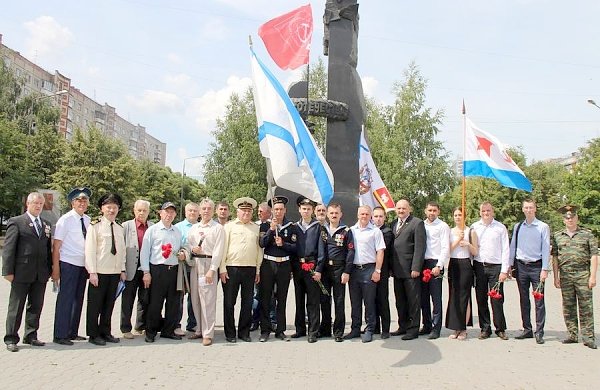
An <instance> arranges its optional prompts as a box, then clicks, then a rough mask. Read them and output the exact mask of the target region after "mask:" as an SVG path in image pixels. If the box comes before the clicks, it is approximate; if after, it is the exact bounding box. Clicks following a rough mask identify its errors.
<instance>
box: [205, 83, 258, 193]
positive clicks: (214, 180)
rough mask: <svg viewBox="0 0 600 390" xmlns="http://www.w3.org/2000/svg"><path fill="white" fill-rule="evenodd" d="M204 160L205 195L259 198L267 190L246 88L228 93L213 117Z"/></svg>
mask: <svg viewBox="0 0 600 390" xmlns="http://www.w3.org/2000/svg"><path fill="white" fill-rule="evenodd" d="M213 136H214V137H215V141H214V142H212V143H211V145H210V150H209V153H208V155H207V157H206V162H205V164H204V172H205V175H204V178H205V182H206V187H207V190H208V195H209V196H210V197H211V198H212V199H213V200H215V201H220V200H222V199H225V200H227V201H229V202H231V201H233V200H234V199H236V198H238V197H241V196H250V197H252V198H254V199H257V200H258V201H260V200H261V199H265V195H266V193H267V181H266V177H267V169H266V164H265V160H264V158H263V157H262V155H261V153H260V149H259V147H258V130H257V124H256V114H255V111H254V103H253V99H252V93H251V92H250V90H248V91H246V93H245V94H244V95H243V96H239V95H237V94H232V95H231V97H230V98H229V103H228V104H227V108H226V112H225V116H224V117H223V118H220V119H218V120H217V128H216V130H215V131H214V132H213Z"/></svg>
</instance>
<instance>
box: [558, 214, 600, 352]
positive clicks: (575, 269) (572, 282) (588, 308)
mask: <svg viewBox="0 0 600 390" xmlns="http://www.w3.org/2000/svg"><path fill="white" fill-rule="evenodd" d="M558 211H559V212H560V213H562V214H563V218H564V223H565V229H564V230H561V231H559V232H557V233H555V234H554V235H553V236H552V260H553V261H552V268H553V269H554V286H555V287H556V288H560V289H561V293H562V298H563V316H564V317H565V324H566V325H567V331H568V332H569V337H568V338H567V339H565V340H563V344H574V343H577V338H578V333H579V329H578V327H577V307H578V306H579V314H580V318H579V321H580V323H581V334H582V336H583V339H584V345H585V346H586V347H588V348H591V349H596V348H597V347H596V339H595V337H594V312H593V300H592V288H594V287H595V286H596V270H597V268H598V240H597V239H596V237H595V236H594V235H593V233H592V232H590V231H589V230H586V229H582V228H581V227H579V226H578V218H577V208H576V207H575V206H571V205H567V206H563V207H561V208H560V209H559V210H558Z"/></svg>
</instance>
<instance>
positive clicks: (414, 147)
mask: <svg viewBox="0 0 600 390" xmlns="http://www.w3.org/2000/svg"><path fill="white" fill-rule="evenodd" d="M426 86H427V82H426V81H425V79H424V78H423V76H421V74H420V72H419V69H418V67H417V65H415V63H411V64H410V65H409V67H408V69H407V70H406V71H405V72H404V81H403V82H402V83H396V84H395V85H394V93H395V94H396V100H395V102H394V104H393V105H391V106H389V107H383V106H377V105H375V104H373V102H368V105H369V107H371V109H372V111H370V115H369V118H368V120H367V124H368V127H367V129H368V133H367V138H368V142H369V145H370V148H371V154H372V155H373V160H374V161H375V164H376V166H377V169H378V171H379V174H380V175H381V177H382V179H383V181H384V182H385V183H386V185H387V187H388V189H389V190H390V192H391V194H392V196H393V198H394V199H396V200H397V199H400V198H403V197H405V198H407V199H408V200H410V201H411V203H412V204H413V208H414V210H415V211H416V213H417V215H420V214H421V212H420V211H421V210H423V209H424V207H425V204H426V203H427V201H428V200H434V199H437V198H438V197H439V196H440V195H441V194H443V193H445V192H447V191H448V190H450V188H451V186H452V184H453V183H454V176H453V173H452V171H451V169H450V164H449V162H448V154H447V153H446V151H445V150H444V147H443V145H442V143H441V142H440V141H439V140H436V136H437V134H438V133H439V129H438V126H439V125H440V124H441V121H442V117H443V112H442V111H440V110H438V111H435V112H434V111H433V110H432V109H431V108H427V107H425V89H426Z"/></svg>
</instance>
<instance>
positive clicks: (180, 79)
mask: <svg viewBox="0 0 600 390" xmlns="http://www.w3.org/2000/svg"><path fill="white" fill-rule="evenodd" d="M164 81H165V89H167V90H169V91H171V92H175V93H177V95H179V96H181V95H183V96H190V95H192V94H193V91H195V89H196V83H195V82H194V81H193V80H192V78H191V76H190V75H188V74H186V73H178V74H168V75H166V76H165V79H164Z"/></svg>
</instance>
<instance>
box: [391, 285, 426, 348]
mask: <svg viewBox="0 0 600 390" xmlns="http://www.w3.org/2000/svg"><path fill="white" fill-rule="evenodd" d="M394 296H395V297H396V310H397V311H398V329H399V330H400V331H405V332H406V334H407V335H410V336H418V334H419V323H420V322H421V278H419V277H417V278H396V277H394Z"/></svg>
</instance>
